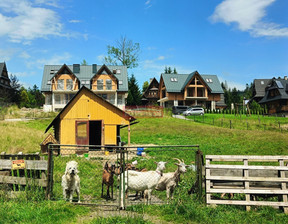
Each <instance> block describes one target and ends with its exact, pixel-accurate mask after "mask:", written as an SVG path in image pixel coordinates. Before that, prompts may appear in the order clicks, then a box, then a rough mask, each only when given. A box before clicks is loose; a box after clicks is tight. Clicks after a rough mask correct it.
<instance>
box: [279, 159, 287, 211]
mask: <svg viewBox="0 0 288 224" xmlns="http://www.w3.org/2000/svg"><path fill="white" fill-rule="evenodd" d="M279 165H280V166H285V163H284V161H283V160H279ZM280 177H281V179H285V172H284V171H280ZM281 188H282V190H286V189H287V186H286V183H281ZM282 200H283V202H285V203H286V204H287V205H288V200H287V194H286V195H282ZM283 210H284V212H285V213H286V214H287V213H288V206H287V207H283Z"/></svg>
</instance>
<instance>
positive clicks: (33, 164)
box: [0, 159, 48, 170]
mask: <svg viewBox="0 0 288 224" xmlns="http://www.w3.org/2000/svg"><path fill="white" fill-rule="evenodd" d="M25 166H26V169H27V170H47V168H48V162H47V161H46V160H25ZM11 168H12V160H7V159H1V160H0V169H11Z"/></svg>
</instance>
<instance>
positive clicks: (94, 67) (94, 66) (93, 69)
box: [92, 64, 97, 73]
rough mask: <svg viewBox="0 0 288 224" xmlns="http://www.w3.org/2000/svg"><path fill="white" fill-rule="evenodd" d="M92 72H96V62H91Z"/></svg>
mask: <svg viewBox="0 0 288 224" xmlns="http://www.w3.org/2000/svg"><path fill="white" fill-rule="evenodd" d="M92 73H97V64H92Z"/></svg>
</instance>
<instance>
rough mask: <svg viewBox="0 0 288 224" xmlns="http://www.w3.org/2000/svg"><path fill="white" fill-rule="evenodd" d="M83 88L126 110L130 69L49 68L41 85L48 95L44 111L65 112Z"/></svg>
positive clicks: (50, 66) (121, 67)
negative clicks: (65, 108)
mask: <svg viewBox="0 0 288 224" xmlns="http://www.w3.org/2000/svg"><path fill="white" fill-rule="evenodd" d="M82 86H85V87H86V88H88V89H90V90H91V91H92V92H94V93H96V94H97V95H98V96H101V97H102V98H104V99H105V100H107V101H108V102H110V103H111V104H113V105H114V106H117V107H118V108H120V109H122V110H123V109H124V108H125V101H126V98H127V95H128V77H127V67H126V66H106V65H96V64H92V65H80V64H73V65H66V64H64V65H45V66H44V72H43V78H42V85H41V92H42V93H43V94H44V96H45V104H44V106H43V110H44V111H58V110H61V109H62V108H64V107H65V105H66V104H67V103H68V102H69V101H70V100H71V99H72V98H73V97H74V96H75V94H76V93H77V92H78V90H79V89H80V88H81V87H82Z"/></svg>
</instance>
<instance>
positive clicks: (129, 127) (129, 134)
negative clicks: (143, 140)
mask: <svg viewBox="0 0 288 224" xmlns="http://www.w3.org/2000/svg"><path fill="white" fill-rule="evenodd" d="M130 129H131V126H130V122H129V124H128V146H130V137H131V133H130Z"/></svg>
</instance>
